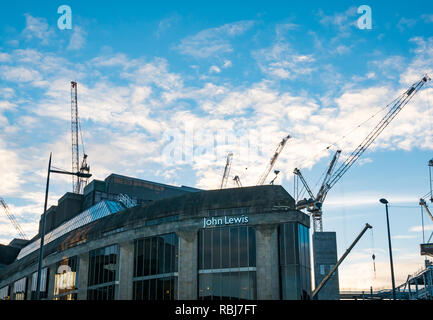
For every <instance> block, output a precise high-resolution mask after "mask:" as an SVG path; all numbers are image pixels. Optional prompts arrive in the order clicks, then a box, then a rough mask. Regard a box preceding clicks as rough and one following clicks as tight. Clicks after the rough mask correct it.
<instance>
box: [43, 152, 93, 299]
mask: <svg viewBox="0 0 433 320" xmlns="http://www.w3.org/2000/svg"><path fill="white" fill-rule="evenodd" d="M51 156H52V153H50V159H49V161H48V174H47V185H46V188H45V203H44V215H43V218H42V230H41V235H40V242H41V243H40V247H39V262H38V277H37V281H36V300H40V295H41V273H42V259H43V255H44V240H45V239H44V238H45V225H46V221H47V217H46V213H47V202H48V190H49V186H50V173H51V172H53V173H60V174H68V175H72V176H77V177H80V178H90V177H91V176H92V175H91V174H90V173H83V172H80V171H78V172H69V171H62V170H53V169H51Z"/></svg>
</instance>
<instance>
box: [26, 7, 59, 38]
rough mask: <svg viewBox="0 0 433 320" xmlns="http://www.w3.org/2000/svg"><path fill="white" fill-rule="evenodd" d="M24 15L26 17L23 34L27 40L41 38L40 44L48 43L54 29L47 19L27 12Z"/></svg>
mask: <svg viewBox="0 0 433 320" xmlns="http://www.w3.org/2000/svg"><path fill="white" fill-rule="evenodd" d="M24 16H25V17H26V27H25V29H24V31H23V35H24V36H25V37H26V38H27V39H29V40H30V39H32V38H37V39H39V40H42V41H41V43H42V44H48V43H49V41H50V38H51V37H52V36H53V35H54V31H53V29H52V28H50V27H49V25H48V23H47V21H46V20H45V19H44V18H37V17H33V16H31V15H29V14H25V15H24Z"/></svg>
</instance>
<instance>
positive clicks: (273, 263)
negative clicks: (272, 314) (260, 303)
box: [256, 224, 280, 300]
mask: <svg viewBox="0 0 433 320" xmlns="http://www.w3.org/2000/svg"><path fill="white" fill-rule="evenodd" d="M256 246H257V247H256V256H257V259H256V269H257V299H258V300H279V299H280V281H279V279H280V276H279V272H280V270H279V262H278V225H277V224H275V225H263V226H257V227H256Z"/></svg>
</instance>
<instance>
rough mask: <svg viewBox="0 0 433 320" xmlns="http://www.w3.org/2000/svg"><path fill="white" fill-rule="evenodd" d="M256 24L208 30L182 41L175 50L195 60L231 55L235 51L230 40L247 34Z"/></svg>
mask: <svg viewBox="0 0 433 320" xmlns="http://www.w3.org/2000/svg"><path fill="white" fill-rule="evenodd" d="M254 23H255V22H254V21H251V20H247V21H238V22H233V23H228V24H225V25H223V26H221V27H217V28H211V29H206V30H203V31H200V32H199V33H197V34H196V35H193V36H188V37H186V38H184V39H182V40H181V41H180V44H179V45H177V46H176V47H175V49H177V50H178V51H179V52H180V53H181V54H184V55H190V56H193V57H195V58H208V57H215V56H218V55H220V54H224V53H230V52H232V51H233V48H232V46H231V44H230V39H231V38H234V37H236V36H239V35H241V34H243V33H245V32H246V31H247V30H249V29H251V28H252V27H253V25H254Z"/></svg>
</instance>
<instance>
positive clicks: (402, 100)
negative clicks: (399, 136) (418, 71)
mask: <svg viewBox="0 0 433 320" xmlns="http://www.w3.org/2000/svg"><path fill="white" fill-rule="evenodd" d="M430 80H431V79H430V77H429V76H428V75H425V76H424V77H422V79H421V80H419V81H418V82H416V83H415V84H413V85H412V86H411V87H410V88H409V89H408V90H406V91H405V92H404V93H403V94H402V95H401V96H400V97H399V98H398V100H397V101H396V102H395V104H394V105H393V106H392V107H391V108H390V110H389V111H388V113H387V114H386V115H385V116H384V117H383V118H382V120H380V122H379V123H378V124H377V125H376V127H375V128H374V129H373V130H372V131H371V132H370V134H369V135H368V136H367V137H366V138H365V139H364V141H363V142H361V144H360V145H359V146H358V147H357V148H356V149H355V151H353V152H352V154H351V155H350V156H349V158H348V159H347V160H346V161H345V162H344V163H343V164H342V165H341V166H340V167H339V168H338V169H337V170H336V172H335V174H334V175H333V176H332V178H331V180H330V182H329V189H330V188H332V187H333V186H334V185H335V184H336V183H337V182H338V180H340V179H341V177H342V176H343V175H344V174H345V173H346V171H347V170H349V168H350V167H351V166H352V165H353V164H354V163H355V161H356V160H358V159H359V157H361V155H362V154H363V153H364V151H365V150H367V148H368V147H369V146H370V145H371V144H372V143H373V142H374V140H376V138H377V137H378V136H379V135H380V134H381V133H382V131H383V130H385V128H386V127H387V126H388V125H389V124H390V123H391V121H392V120H393V119H394V118H395V117H396V116H397V114H398V113H399V112H400V111H401V110H402V109H403V108H404V107H405V106H406V104H408V102H409V101H410V100H411V99H412V98H413V97H414V95H415V94H416V93H417V92H418V91H419V90H420V89H421V88H422V87H423V86H424V84H425V83H426V82H427V81H430Z"/></svg>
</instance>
